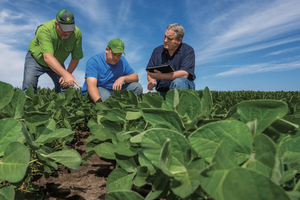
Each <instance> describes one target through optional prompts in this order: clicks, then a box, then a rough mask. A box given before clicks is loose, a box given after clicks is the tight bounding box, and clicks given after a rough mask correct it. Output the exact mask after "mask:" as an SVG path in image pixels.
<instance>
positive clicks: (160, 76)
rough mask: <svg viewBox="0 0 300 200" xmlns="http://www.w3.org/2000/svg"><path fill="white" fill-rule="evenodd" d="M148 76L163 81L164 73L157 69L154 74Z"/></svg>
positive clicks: (150, 73)
mask: <svg viewBox="0 0 300 200" xmlns="http://www.w3.org/2000/svg"><path fill="white" fill-rule="evenodd" d="M148 75H149V76H150V77H151V78H153V79H157V80H160V79H163V78H162V75H163V73H161V71H158V70H156V69H155V70H154V72H148Z"/></svg>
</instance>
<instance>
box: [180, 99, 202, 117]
mask: <svg viewBox="0 0 300 200" xmlns="http://www.w3.org/2000/svg"><path fill="white" fill-rule="evenodd" d="M201 108H202V104H201V102H200V99H199V96H197V95H195V94H194V93H188V94H187V95H181V97H180V99H179V104H178V105H177V107H176V110H177V112H178V113H179V114H180V115H181V116H182V117H183V116H185V115H186V116H187V117H188V118H189V121H192V120H193V119H194V118H195V117H196V116H198V115H199V113H200V112H201Z"/></svg>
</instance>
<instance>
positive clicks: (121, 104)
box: [0, 82, 300, 200]
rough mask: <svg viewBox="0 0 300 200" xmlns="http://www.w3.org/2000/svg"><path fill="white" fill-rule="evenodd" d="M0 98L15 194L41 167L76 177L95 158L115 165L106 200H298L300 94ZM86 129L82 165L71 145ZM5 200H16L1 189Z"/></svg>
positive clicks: (9, 91) (4, 150) (8, 175)
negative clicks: (142, 188)
mask: <svg viewBox="0 0 300 200" xmlns="http://www.w3.org/2000/svg"><path fill="white" fill-rule="evenodd" d="M0 94H3V95H0V127H1V129H0V171H1V169H4V170H6V171H5V173H2V174H1V173H0V180H1V179H3V180H4V181H10V184H11V185H13V184H14V183H13V181H17V179H18V180H21V181H26V177H27V175H28V172H26V171H28V169H30V168H29V167H28V166H30V165H32V164H34V165H35V166H37V165H36V164H35V161H38V162H39V163H41V164H42V167H40V168H39V169H40V170H44V171H42V172H43V173H44V174H45V176H46V177H47V176H48V175H49V173H50V172H51V170H56V169H57V163H62V164H63V165H65V166H67V167H69V168H70V169H71V170H76V169H78V167H79V165H80V164H84V165H86V164H88V163H87V162H86V161H87V159H88V158H89V157H91V156H92V155H93V154H94V153H97V154H98V155H99V156H101V157H103V158H106V159H111V160H114V161H113V163H116V168H115V169H114V170H113V171H112V173H111V174H110V175H109V177H108V180H107V188H108V190H109V193H108V194H107V195H106V199H110V200H112V199H122V200H126V199H130V200H132V199H133V200H135V199H136V200H142V199H146V200H152V199H159V198H166V199H172V200H173V199H193V200H194V199H195V200H196V199H197V200H198V199H199V200H200V199H215V200H234V199H237V200H240V199H243V200H244V199H251V200H253V199H254V200H256V199H258V200H262V199H283V200H284V199H287V200H296V199H299V197H300V192H299V191H300V181H299V170H300V148H299V142H300V129H299V127H300V93H299V92H273V93H271V92H253V91H239V92H216V91H212V92H211V91H210V90H209V89H208V87H206V88H205V89H204V90H203V91H193V90H187V89H181V90H178V89H175V90H171V91H169V92H168V93H167V95H166V100H163V98H162V97H161V96H159V94H158V93H147V94H143V95H142V96H141V97H138V96H136V95H134V93H133V92H132V91H127V90H122V91H114V94H115V97H110V98H109V99H108V100H107V101H106V102H105V103H104V102H97V103H93V102H92V100H91V99H90V97H89V96H88V95H86V96H82V95H81V94H80V91H79V90H78V89H77V90H75V89H73V88H68V89H67V91H66V92H65V93H55V92H54V90H44V89H42V90H41V89H38V91H37V94H34V93H33V89H32V88H29V89H28V90H27V94H26V95H25V94H24V93H23V92H22V91H21V90H14V89H13V87H12V86H10V85H9V84H6V83H3V82H0ZM86 126H87V127H88V128H89V130H90V132H91V135H90V136H89V137H88V138H87V139H86V142H87V145H86V150H87V153H88V154H87V156H86V157H85V158H84V159H83V160H81V157H80V155H79V154H78V153H77V152H76V151H75V150H72V149H67V148H66V147H65V145H66V143H67V142H69V141H71V140H72V139H73V134H74V129H75V127H77V128H78V127H86ZM2 127H3V128H2ZM11 145H19V146H20V148H23V149H24V151H22V152H23V153H24V152H26V151H29V152H30V153H29V160H30V162H29V160H28V161H27V160H26V161H24V160H23V161H22V159H20V160H12V162H10V159H12V158H10V156H7V155H10V154H12V155H15V154H16V153H15V154H14V151H12V150H11ZM14 158H16V159H18V154H16V155H15V156H14ZM23 159H25V158H23ZM8 161H9V162H8ZM19 161H20V163H18V162H19ZM26 163H27V164H26ZM15 169H18V172H13V173H12V171H8V170H15ZM12 174H13V175H12ZM15 176H18V178H16V177H15ZM0 184H1V182H0ZM145 184H148V185H151V191H150V192H149V193H148V194H147V196H146V197H142V196H140V195H139V194H137V193H136V192H133V191H130V189H131V188H132V186H137V187H140V186H143V185H145ZM13 186H14V185H13ZM14 187H19V186H14ZM19 194H21V196H22V195H23V196H26V194H24V192H23V191H22V192H21V193H17V194H16V195H19ZM1 195H2V196H5V195H6V196H5V198H7V199H9V198H10V199H14V198H20V196H19V197H13V195H15V193H14V191H13V190H11V188H9V187H4V185H0V198H1V197H2V196H1ZM16 195H15V196H16ZM23 196H22V198H23ZM28 198H29V197H28ZM29 199H30V198H29ZM31 199H36V198H31Z"/></svg>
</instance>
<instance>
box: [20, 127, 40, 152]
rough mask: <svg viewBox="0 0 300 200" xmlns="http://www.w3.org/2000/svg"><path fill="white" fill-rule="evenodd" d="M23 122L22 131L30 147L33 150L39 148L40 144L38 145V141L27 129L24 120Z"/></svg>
mask: <svg viewBox="0 0 300 200" xmlns="http://www.w3.org/2000/svg"><path fill="white" fill-rule="evenodd" d="M21 124H22V132H23V135H24V137H25V139H26V142H27V144H28V145H29V147H30V148H31V149H33V150H38V149H39V146H37V145H36V143H35V142H34V141H33V139H32V135H31V134H30V133H29V132H28V131H27V129H26V126H25V125H24V123H23V122H21Z"/></svg>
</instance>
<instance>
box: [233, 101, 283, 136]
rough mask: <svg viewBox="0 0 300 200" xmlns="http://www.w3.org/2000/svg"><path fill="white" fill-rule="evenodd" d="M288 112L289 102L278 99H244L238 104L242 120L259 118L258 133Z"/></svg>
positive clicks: (248, 120)
mask: <svg viewBox="0 0 300 200" xmlns="http://www.w3.org/2000/svg"><path fill="white" fill-rule="evenodd" d="M287 112H288V106H287V104H286V103H285V102H283V101H277V100H264V99H263V100H255V101H243V102H241V103H239V104H238V114H239V115H240V119H241V121H242V122H244V123H248V122H250V121H254V120H255V119H257V131H256V132H257V133H261V132H263V131H264V130H265V129H266V128H267V127H269V126H270V125H271V124H272V123H273V122H274V121H276V120H277V119H280V118H282V117H283V116H284V115H286V114H287Z"/></svg>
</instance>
